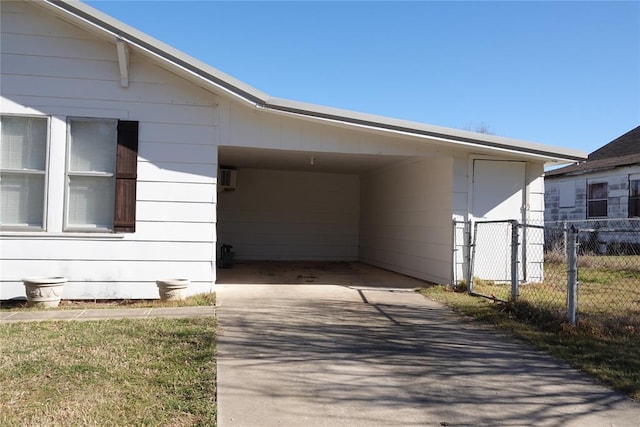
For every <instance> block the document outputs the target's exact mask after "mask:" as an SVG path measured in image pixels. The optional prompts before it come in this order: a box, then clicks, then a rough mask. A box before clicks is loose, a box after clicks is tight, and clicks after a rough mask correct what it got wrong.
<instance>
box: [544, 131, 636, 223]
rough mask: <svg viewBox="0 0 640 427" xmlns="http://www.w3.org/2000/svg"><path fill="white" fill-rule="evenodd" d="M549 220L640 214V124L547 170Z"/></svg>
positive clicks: (624, 216) (547, 209)
mask: <svg viewBox="0 0 640 427" xmlns="http://www.w3.org/2000/svg"><path fill="white" fill-rule="evenodd" d="M545 206H546V208H545V220H547V221H565V220H569V221H576V220H589V219H605V218H608V219H624V218H638V217H640V126H638V127H637V128H635V129H633V130H630V131H629V132H627V133H625V134H624V135H622V136H620V137H618V138H616V139H614V140H613V141H611V142H610V143H608V144H607V145H605V146H604V147H602V148H600V149H598V150H596V151H594V152H593V153H591V154H589V156H588V158H587V160H586V161H583V162H579V163H574V164H572V165H569V166H565V167H563V168H559V169H555V170H552V171H550V172H547V173H546V174H545Z"/></svg>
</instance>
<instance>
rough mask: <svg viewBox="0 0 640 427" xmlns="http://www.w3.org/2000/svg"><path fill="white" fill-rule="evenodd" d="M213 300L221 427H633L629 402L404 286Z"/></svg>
mask: <svg viewBox="0 0 640 427" xmlns="http://www.w3.org/2000/svg"><path fill="white" fill-rule="evenodd" d="M217 295H218V296H217V300H218V309H217V314H218V322H219V327H220V333H219V338H218V351H219V356H218V425H219V426H220V427H226V426H250V425H252V426H255V425H260V426H272V425H273V426H275V425H279V426H301V425H304V426H400V425H402V426H412V425H416V426H418V425H420V426H429V425H435V426H438V425H450V426H463V425H465V426H466V425H474V426H475V425H483V426H484V425H490V426H516V425H517V426H520V425H536V426H538V425H549V426H592V425H593V426H609V425H615V426H626V425H628V426H632V425H633V426H635V425H638V424H637V420H638V418H639V417H640V405H638V404H637V403H635V402H633V401H631V400H630V399H628V398H627V397H625V396H623V395H621V394H618V393H615V392H613V391H610V390H608V389H606V388H604V387H601V386H598V385H595V384H593V383H592V382H591V381H590V380H589V379H588V378H586V377H585V376H583V375H581V374H580V373H578V372H576V371H574V370H572V369H569V368H568V367H567V366H565V365H563V364H562V363H559V362H558V361H557V360H555V359H553V358H551V357H549V356H546V355H544V354H541V353H538V352H535V351H533V350H531V349H529V348H527V347H526V346H524V345H522V344H521V343H518V342H515V341H514V340H512V339H510V338H508V337H506V336H503V335H501V334H498V333H496V332H494V331H488V330H486V329H483V328H480V327H478V326H476V325H473V324H469V323H466V322H465V321H464V320H463V319H462V318H461V317H459V316H457V315H455V314H453V313H452V312H451V311H449V310H448V309H446V308H444V307H442V306H441V305H439V304H437V303H434V302H432V301H429V300H427V299H425V298H424V297H422V296H421V295H419V294H417V293H415V292H413V291H412V290H410V289H384V288H378V289H376V288H363V287H357V286H331V285H321V286H314V285H309V286H299V285H218V288H217Z"/></svg>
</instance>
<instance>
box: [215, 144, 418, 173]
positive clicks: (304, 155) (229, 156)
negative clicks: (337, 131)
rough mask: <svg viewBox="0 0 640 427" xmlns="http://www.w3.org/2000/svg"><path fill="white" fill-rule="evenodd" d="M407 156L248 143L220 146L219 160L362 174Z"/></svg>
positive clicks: (250, 165)
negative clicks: (274, 148)
mask: <svg viewBox="0 0 640 427" xmlns="http://www.w3.org/2000/svg"><path fill="white" fill-rule="evenodd" d="M408 158H409V156H383V155H373V154H340V153H324V152H315V151H292V150H268V149H262V148H246V147H219V148H218V163H219V164H220V165H221V166H226V167H234V168H238V169H239V168H252V169H275V170H292V171H307V172H331V173H349V174H360V173H363V172H367V171H370V170H373V169H377V168H380V167H383V166H386V165H389V164H392V163H396V162H399V161H402V160H406V159H408ZM312 163H313V164H312Z"/></svg>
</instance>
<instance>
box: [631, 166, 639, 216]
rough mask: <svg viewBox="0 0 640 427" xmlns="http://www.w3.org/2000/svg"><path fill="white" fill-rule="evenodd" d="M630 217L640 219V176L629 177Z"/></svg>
mask: <svg viewBox="0 0 640 427" xmlns="http://www.w3.org/2000/svg"><path fill="white" fill-rule="evenodd" d="M629 217H630V218H632V217H640V174H636V175H630V176H629Z"/></svg>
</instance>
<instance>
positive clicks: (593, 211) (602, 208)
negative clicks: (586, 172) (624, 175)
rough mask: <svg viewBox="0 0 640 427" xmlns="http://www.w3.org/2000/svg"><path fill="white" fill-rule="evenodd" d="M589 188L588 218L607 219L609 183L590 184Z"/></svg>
mask: <svg viewBox="0 0 640 427" xmlns="http://www.w3.org/2000/svg"><path fill="white" fill-rule="evenodd" d="M587 187H588V189H587V193H588V194H587V218H602V217H606V216H607V198H608V189H607V183H606V182H596V183H590V184H588V186H587Z"/></svg>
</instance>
